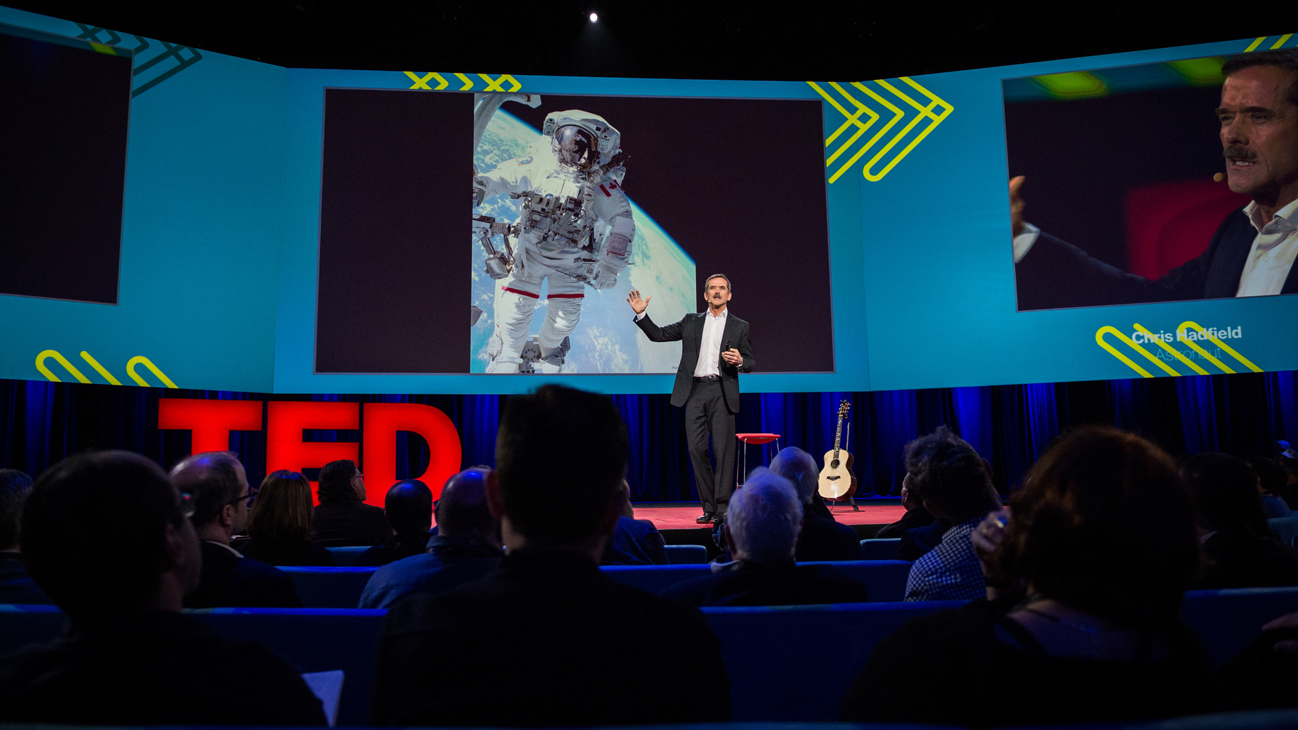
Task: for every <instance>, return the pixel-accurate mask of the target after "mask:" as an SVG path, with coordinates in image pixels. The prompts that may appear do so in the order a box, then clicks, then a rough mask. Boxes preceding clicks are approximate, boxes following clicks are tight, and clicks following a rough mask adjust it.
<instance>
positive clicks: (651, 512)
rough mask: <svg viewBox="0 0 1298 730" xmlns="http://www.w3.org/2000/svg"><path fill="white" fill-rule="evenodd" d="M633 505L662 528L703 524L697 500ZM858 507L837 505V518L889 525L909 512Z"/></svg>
mask: <svg viewBox="0 0 1298 730" xmlns="http://www.w3.org/2000/svg"><path fill="white" fill-rule="evenodd" d="M871 501H874V500H871ZM889 501H891V500H889ZM633 506H634V507H635V518H636V519H637V520H649V521H651V522H653V523H654V526H655V527H657V528H658V529H659V530H693V529H697V528H699V527H700V525H699V524H697V523H696V522H694V520H696V519H698V518H699V516H700V515H702V514H703V508H702V507H700V506H699V504H698V503H697V502H690V503H684V502H645V503H641V504H636V505H633ZM857 506H858V507H860V508H861V510H860V511H859V512H854V511H853V510H852V507H851V506H850V505H846V504H845V505H841V506H836V507H834V519H835V520H837V521H839V522H842V523H843V524H845V525H887V524H891V523H893V522H896V521H897V520H899V519H901V516H902V515H904V514H906V510H905V508H903V507H902V506H901V505H900V504H895V503H894V504H870V503H869V502H862V503H858V504H857Z"/></svg>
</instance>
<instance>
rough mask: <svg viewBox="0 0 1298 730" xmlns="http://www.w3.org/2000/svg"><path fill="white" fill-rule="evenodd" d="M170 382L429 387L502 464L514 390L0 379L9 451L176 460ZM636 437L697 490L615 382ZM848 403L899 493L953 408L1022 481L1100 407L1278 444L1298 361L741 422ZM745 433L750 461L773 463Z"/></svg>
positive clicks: (747, 412) (825, 427) (1212, 439)
mask: <svg viewBox="0 0 1298 730" xmlns="http://www.w3.org/2000/svg"><path fill="white" fill-rule="evenodd" d="M162 397H184V398H220V399H237V400H244V399H254V400H316V401H348V402H410V403H424V404H427V405H431V406H434V407H436V408H439V409H441V410H442V411H443V412H445V413H446V414H447V416H448V417H450V419H451V420H452V422H454V423H455V425H456V427H457V428H458V429H459V432H460V437H461V442H462V453H461V463H462V464H463V465H464V466H470V465H475V464H484V465H487V466H492V465H494V464H495V441H496V438H495V437H496V429H497V426H498V424H499V420H500V411H501V408H502V407H503V405H504V403H505V401H506V400H507V398H506V396H497V395H375V396H362V395H331V394H319V395H276V396H270V395H266V394H258V393H234V392H227V391H196V390H164V389H148V388H125V387H115V386H107V385H82V384H77V383H49V382H43V381H21V380H0V467H12V468H17V469H22V470H24V471H26V472H28V473H31V474H33V475H37V474H39V473H40V472H41V471H43V470H44V469H46V468H47V467H49V466H50V465H51V464H53V463H55V462H57V461H58V460H60V459H62V458H64V457H66V456H68V455H70V454H73V453H77V452H80V451H86V450H93V449H127V450H130V451H135V452H138V453H142V454H145V455H147V456H149V457H150V458H153V459H155V460H157V461H158V462H159V463H160V464H162V465H163V466H164V467H170V466H171V465H172V464H174V463H175V462H176V461H178V460H179V459H180V458H181V457H183V456H184V455H185V454H187V453H188V452H189V437H188V434H185V433H183V432H176V431H160V430H158V428H157V412H158V406H157V402H158V400H159V399H160V398H162ZM612 399H613V402H614V404H615V405H616V406H617V408H618V410H619V411H620V412H621V413H622V417H623V418H624V419H625V420H626V423H627V429H628V433H629V436H630V440H631V454H630V459H629V462H628V464H627V476H628V481H629V482H630V484H631V490H632V498H633V499H635V500H636V501H642V502H644V501H693V500H695V499H697V490H696V489H695V487H694V484H693V472H692V469H691V468H690V463H689V452H688V447H687V444H686V440H685V433H684V424H683V423H682V417H681V413H680V411H679V409H675V408H672V407H671V406H670V405H669V402H668V401H669V399H668V396H666V395H615V396H612ZM844 400H846V401H847V402H848V403H849V404H850V405H851V408H850V414H849V417H848V420H849V422H850V424H851V439H850V441H848V440H847V439H846V436H847V434H846V429H845V433H844V443H843V447H844V448H845V449H846V450H848V451H849V452H850V453H852V454H853V455H854V457H855V471H856V476H857V478H858V479H859V480H860V491H859V493H858V494H859V495H860V496H869V495H873V494H878V495H894V496H895V495H896V494H898V493H899V492H900V489H901V480H902V478H903V477H904V476H905V467H904V465H903V464H902V459H901V452H902V447H903V446H905V444H906V442H908V441H910V440H912V439H914V438H916V437H918V436H920V435H923V434H925V433H929V432H931V431H932V430H933V429H935V428H937V427H938V426H940V425H942V424H946V425H948V426H950V427H951V428H952V429H953V430H955V431H956V432H957V433H959V434H960V435H962V436H963V437H964V438H965V439H966V440H968V441H969V443H971V444H972V445H973V446H974V448H976V449H977V450H978V452H979V453H981V454H982V455H983V456H984V457H986V458H987V459H988V460H989V461H990V462H991V463H992V467H993V471H994V473H995V481H996V484H997V486H998V487H999V488H1001V489H1002V490H1008V489H1010V488H1012V487H1013V486H1014V485H1015V484H1017V483H1019V482H1020V481H1021V479H1022V477H1023V474H1024V473H1025V472H1026V471H1027V469H1028V468H1029V467H1030V466H1031V465H1032V464H1033V462H1035V461H1036V460H1037V459H1038V458H1040V456H1041V454H1042V453H1044V452H1045V450H1046V449H1047V448H1049V446H1050V443H1051V442H1052V441H1053V440H1054V439H1055V438H1056V437H1058V435H1059V434H1060V433H1062V432H1063V431H1065V430H1067V429H1069V428H1073V427H1076V426H1080V425H1085V424H1091V423H1105V424H1111V425H1116V426H1118V427H1119V428H1123V429H1126V430H1130V431H1134V432H1136V433H1139V434H1141V435H1143V436H1145V437H1147V438H1150V439H1151V440H1153V441H1155V442H1156V443H1158V444H1159V445H1161V446H1162V447H1163V448H1164V449H1166V450H1167V451H1168V452H1170V453H1172V454H1181V453H1187V452H1188V453H1195V452H1199V451H1214V450H1215V451H1225V452H1227V453H1232V454H1236V455H1239V456H1245V457H1247V456H1255V455H1262V456H1274V455H1275V453H1276V447H1275V442H1276V441H1277V440H1278V439H1288V440H1290V441H1298V373H1295V372H1292V371H1290V372H1279V373H1242V374H1236V375H1211V376H1199V377H1184V378H1156V379H1149V380H1117V381H1097V382H1081V383H1044V384H1034V385H1003V386H987V387H968V388H938V389H930V390H905V391H876V392H870V393H838V392H834V393H761V394H755V393H749V394H744V395H743V396H742V398H741V409H740V414H739V417H738V420H737V424H736V425H737V428H738V430H739V431H740V432H741V433H742V432H745V431H750V432H767V433H778V434H780V437H781V438H780V442H781V445H782V446H797V447H800V448H802V449H805V450H806V451H808V452H810V453H811V454H812V456H813V457H814V458H816V459H817V460H818V461H819V460H820V459H821V457H822V455H823V454H824V453H825V452H827V451H829V450H830V449H831V448H833V441H834V431H835V425H836V416H837V413H838V406H839V403H840V402H841V401H844ZM304 436H305V438H306V439H307V440H311V441H358V440H360V437H361V432H360V431H359V430H350V431H334V430H321V431H308V432H307V433H306V434H305V435H304ZM397 444H398V453H397V460H398V464H397V477H398V478H405V477H408V476H410V475H412V474H417V473H420V472H422V471H423V469H424V467H425V466H426V465H427V462H428V445H427V443H425V442H424V440H423V439H422V438H420V437H418V436H416V435H414V434H407V435H406V436H405V438H398V440H397ZM231 447H232V448H233V449H234V450H236V451H237V452H238V453H239V454H240V456H241V458H242V459H243V461H244V463H245V465H246V466H247V468H248V472H249V477H250V478H252V479H260V478H261V476H263V475H264V473H265V464H266V438H265V434H264V432H235V433H233V434H231ZM760 451H763V450H759V449H754V448H750V449H749V460H748V464H747V467H748V468H752V467H754V466H757V465H759V464H765V463H767V455H766V454H765V453H759V452H760Z"/></svg>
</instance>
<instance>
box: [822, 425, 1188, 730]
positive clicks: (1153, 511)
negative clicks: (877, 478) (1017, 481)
mask: <svg viewBox="0 0 1298 730" xmlns="http://www.w3.org/2000/svg"><path fill="white" fill-rule="evenodd" d="M1010 512H1011V513H1012V517H1011V518H1010V520H1009V522H1008V525H1007V526H1006V527H1005V529H1004V537H1003V540H1002V541H1001V542H1000V545H999V547H997V548H996V549H995V550H994V552H992V553H991V554H990V555H988V556H987V569H988V573H989V580H990V581H991V582H992V583H993V584H994V585H997V586H1000V587H1002V588H1003V589H1005V590H1006V594H1005V595H1003V596H1002V600H1000V601H997V602H989V601H986V600H982V601H975V602H973V603H970V604H969V605H967V606H965V607H963V608H957V609H951V610H947V611H942V612H940V613H937V614H934V615H931V616H926V617H923V618H920V619H916V620H914V621H912V622H911V623H909V624H907V625H906V626H905V627H903V628H902V629H901V630H900V631H898V632H896V633H895V634H893V635H892V636H890V637H888V638H887V639H885V640H884V641H882V642H881V643H880V644H879V645H878V647H876V649H875V651H874V654H873V655H872V656H871V658H870V661H869V663H868V664H867V665H866V667H865V669H864V670H863V671H862V672H861V674H860V675H859V676H858V677H857V678H856V680H855V681H854V682H853V684H852V686H851V688H850V689H849V691H848V693H847V695H846V698H845V700H844V704H843V713H842V718H843V719H844V720H849V721H856V722H914V723H934V724H950V725H963V726H969V727H974V728H983V727H993V726H1009V725H1037V724H1047V723H1049V724H1055V723H1059V724H1068V723H1093V722H1107V721H1134V720H1143V719H1150V718H1157V717H1169V716H1178V715H1184V714H1190V713H1193V712H1196V711H1203V710H1207V709H1211V702H1210V700H1209V699H1208V698H1210V697H1211V696H1212V695H1211V691H1210V690H1211V682H1210V671H1211V667H1210V662H1209V659H1208V657H1207V653H1206V651H1205V650H1204V649H1203V646H1202V645H1201V644H1200V643H1199V641H1198V639H1197V637H1195V636H1194V635H1193V633H1192V632H1191V631H1190V630H1189V629H1188V628H1186V627H1185V626H1184V625H1183V624H1181V623H1180V620H1179V618H1178V611H1179V609H1180V604H1181V599H1182V596H1183V595H1184V593H1185V590H1186V588H1187V587H1189V585H1190V584H1191V582H1192V581H1193V580H1194V577H1195V573H1196V570H1197V569H1198V561H1199V552H1198V546H1197V541H1196V538H1195V532H1194V524H1193V507H1192V503H1191V499H1190V494H1189V492H1188V490H1187V489H1186V487H1185V484H1184V483H1183V482H1182V481H1181V479H1180V477H1179V476H1178V474H1177V471H1176V466H1175V464H1174V463H1173V462H1172V460H1171V458H1169V457H1168V456H1167V455H1166V454H1165V453H1163V452H1162V451H1161V450H1159V449H1158V447H1156V446H1154V445H1153V444H1151V443H1149V442H1148V441H1145V440H1144V439H1141V438H1139V437H1137V436H1134V435H1131V434H1127V433H1122V432H1120V431H1117V430H1114V429H1110V428H1087V429H1083V430H1080V431H1077V432H1075V433H1073V434H1071V435H1069V436H1066V437H1065V438H1063V439H1062V440H1060V442H1059V443H1057V444H1056V445H1055V446H1054V447H1053V448H1051V449H1050V451H1049V452H1048V453H1047V454H1046V455H1045V456H1044V457H1042V459H1041V460H1040V461H1039V462H1037V464H1036V465H1035V466H1034V467H1033V468H1032V470H1031V471H1030V472H1029V474H1028V477H1027V479H1026V481H1025V486H1024V488H1023V489H1022V490H1021V491H1019V492H1017V493H1016V494H1015V495H1014V497H1013V499H1012V501H1011V508H1010ZM1003 515H1004V513H997V514H995V515H992V516H990V517H989V518H988V519H987V521H986V523H985V524H984V525H983V526H980V528H979V530H980V532H981V529H982V527H989V528H992V527H995V525H996V524H998V522H997V521H998V520H999V519H1001V518H1002V517H1003ZM917 687H940V688H941V690H940V691H941V695H942V697H941V700H940V701H917V700H916V695H915V688H917Z"/></svg>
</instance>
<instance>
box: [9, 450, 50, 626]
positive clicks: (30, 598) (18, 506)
mask: <svg viewBox="0 0 1298 730" xmlns="http://www.w3.org/2000/svg"><path fill="white" fill-rule="evenodd" d="M31 491H32V478H31V477H29V476H27V475H26V474H24V473H23V472H20V471H18V470H17V469H0V603H43V604H50V603H53V601H51V600H50V599H49V596H47V595H45V592H44V591H42V590H41V588H40V586H38V585H36V581H34V580H32V578H31V576H30V575H28V574H27V568H26V567H25V566H24V565H23V556H22V552H21V546H20V545H19V542H18V523H19V521H20V520H21V519H22V514H23V502H25V501H26V500H27V495H28V494H30V493H31Z"/></svg>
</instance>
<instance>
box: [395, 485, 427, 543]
mask: <svg viewBox="0 0 1298 730" xmlns="http://www.w3.org/2000/svg"><path fill="white" fill-rule="evenodd" d="M383 509H384V511H385V512H386V514H387V517H388V524H389V525H391V526H392V531H393V532H395V533H397V537H398V538H401V537H402V536H407V535H422V536H423V537H425V538H427V536H428V531H429V530H430V529H432V527H433V491H432V490H431V489H429V488H428V485H427V484H424V483H423V482H421V481H419V480H418V479H403V480H402V481H399V482H397V483H396V484H393V485H392V488H391V489H389V490H388V493H387V495H386V496H385V497H384V498H383Z"/></svg>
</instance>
